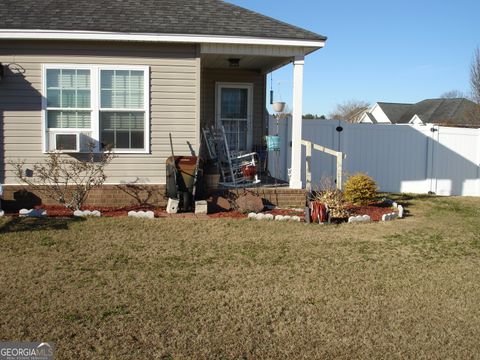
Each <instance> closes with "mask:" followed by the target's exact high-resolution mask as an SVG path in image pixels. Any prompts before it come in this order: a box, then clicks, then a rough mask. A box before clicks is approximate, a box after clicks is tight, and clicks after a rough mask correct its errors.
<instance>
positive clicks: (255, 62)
mask: <svg viewBox="0 0 480 360" xmlns="http://www.w3.org/2000/svg"><path fill="white" fill-rule="evenodd" d="M230 58H235V59H240V62H239V66H238V67H231V66H230V63H229V61H228V59H230ZM201 59H202V68H206V69H246V70H259V71H260V72H262V73H268V72H270V71H272V70H275V69H277V68H279V67H282V66H283V65H285V64H288V63H289V62H291V61H292V58H291V57H278V56H258V55H227V54H202V56H201Z"/></svg>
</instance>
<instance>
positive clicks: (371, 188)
mask: <svg viewBox="0 0 480 360" xmlns="http://www.w3.org/2000/svg"><path fill="white" fill-rule="evenodd" d="M377 190H378V188H377V184H376V183H375V181H374V180H373V179H372V178H371V177H370V176H368V175H366V174H362V173H357V174H354V175H352V176H350V177H349V178H348V180H347V182H346V183H345V188H344V195H345V200H346V201H348V202H350V203H352V204H353V205H368V204H370V203H371V202H372V201H374V200H375V199H376V197H377Z"/></svg>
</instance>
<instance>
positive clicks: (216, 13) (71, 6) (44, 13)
mask: <svg viewBox="0 0 480 360" xmlns="http://www.w3.org/2000/svg"><path fill="white" fill-rule="evenodd" d="M2 12H3V13H4V14H8V16H5V17H2V18H1V20H0V29H25V30H27V29H28V30H66V31H75V30H80V31H104V32H121V33H155V34H185V35H221V36H245V37H260V38H275V39H297V40H312V41H324V40H326V37H324V36H322V35H319V34H316V33H313V32H311V31H308V30H305V29H301V28H299V27H296V26H293V25H290V24H287V23H284V22H281V21H278V20H276V19H273V18H270V17H267V16H265V15H261V14H258V13H256V12H253V11H250V10H247V9H244V8H242V7H239V6H236V5H233V4H229V3H226V2H224V1H220V0H122V1H112V0H78V1H71V0H43V1H42V3H41V6H39V3H38V0H6V1H4V2H3V3H2Z"/></svg>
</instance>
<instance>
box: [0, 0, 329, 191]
mask: <svg viewBox="0 0 480 360" xmlns="http://www.w3.org/2000/svg"><path fill="white" fill-rule="evenodd" d="M2 5H3V6H2V14H4V16H2V19H1V20H0V63H1V67H2V70H3V77H2V78H1V80H0V121H1V124H2V130H3V131H2V149H1V155H2V159H1V161H0V164H1V166H2V169H1V172H0V175H1V177H2V178H1V179H0V182H1V183H3V184H5V186H4V188H5V191H6V192H7V193H8V191H9V190H8V189H9V187H10V188H11V189H12V190H11V191H13V190H14V189H17V188H18V182H17V180H16V178H15V176H14V174H13V172H12V171H11V170H12V168H11V166H10V165H9V161H11V160H13V161H15V159H25V160H26V163H27V164H34V163H37V162H39V161H42V159H43V158H44V157H45V156H46V155H45V154H46V153H48V152H49V151H52V150H54V149H56V148H57V147H58V144H59V143H60V144H62V145H67V144H68V145H69V146H72V147H74V148H75V147H77V146H78V149H79V151H80V153H81V152H82V151H85V149H86V147H87V144H88V143H89V142H90V141H93V142H94V143H95V144H96V149H97V150H100V149H101V147H102V146H103V145H104V144H107V143H109V144H113V145H114V151H115V153H116V154H117V156H116V158H115V159H114V161H113V162H112V163H111V164H110V165H109V166H108V168H107V176H108V179H107V182H108V184H106V185H104V186H105V191H107V188H108V186H109V185H111V186H114V185H115V184H119V183H122V182H129V181H134V180H136V179H138V178H140V179H142V181H145V183H147V184H150V185H152V186H154V187H157V188H158V189H159V191H161V190H162V188H164V186H165V182H166V178H165V176H166V175H165V160H166V158H167V157H168V156H170V155H171V152H170V146H169V133H171V134H172V137H173V146H174V148H175V152H176V153H177V154H187V155H190V153H191V152H194V153H198V151H199V148H200V144H201V128H202V127H205V126H207V125H213V124H216V125H223V126H224V127H225V129H226V132H227V133H228V136H229V138H230V140H231V143H232V144H234V146H235V147H236V149H237V150H247V151H249V150H251V149H253V148H254V147H258V146H261V145H262V142H263V137H264V135H266V126H267V121H268V114H267V110H266V95H265V93H266V75H267V74H268V73H270V72H271V71H273V70H275V69H278V68H280V67H282V66H284V65H286V64H289V63H293V122H294V127H293V128H294V132H293V135H292V158H293V160H292V176H291V179H290V187H291V188H297V189H299V188H301V186H302V183H301V177H300V169H301V165H300V159H301V139H302V138H301V128H302V127H301V121H302V82H303V67H304V61H305V60H304V59H305V56H306V55H308V54H310V53H312V52H313V51H316V50H318V49H320V48H322V47H323V46H324V45H325V41H326V38H325V37H324V36H322V35H318V34H316V33H313V32H311V31H307V30H304V29H301V28H298V27H296V26H293V25H289V24H286V23H283V22H281V21H278V20H275V19H272V18H269V17H267V16H264V15H261V14H258V13H255V12H252V11H249V10H247V9H244V8H241V7H238V6H235V5H232V4H229V3H227V2H223V1H219V0H188V1H187V0H175V1H173V0H157V1H152V0H137V1H108V0H78V1H68V0H52V1H49V2H46V3H39V2H38V1H34V0H17V1H7V2H6V3H3V4H2ZM71 134H78V136H71V137H68V136H65V135H71ZM62 135H63V136H62ZM75 141H76V142H77V143H78V144H76V145H75V144H74V142H75ZM70 156H77V155H75V154H70Z"/></svg>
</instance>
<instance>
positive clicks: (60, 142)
mask: <svg viewBox="0 0 480 360" xmlns="http://www.w3.org/2000/svg"><path fill="white" fill-rule="evenodd" d="M55 150H57V151H61V152H64V153H76V152H79V151H80V134H55Z"/></svg>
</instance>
